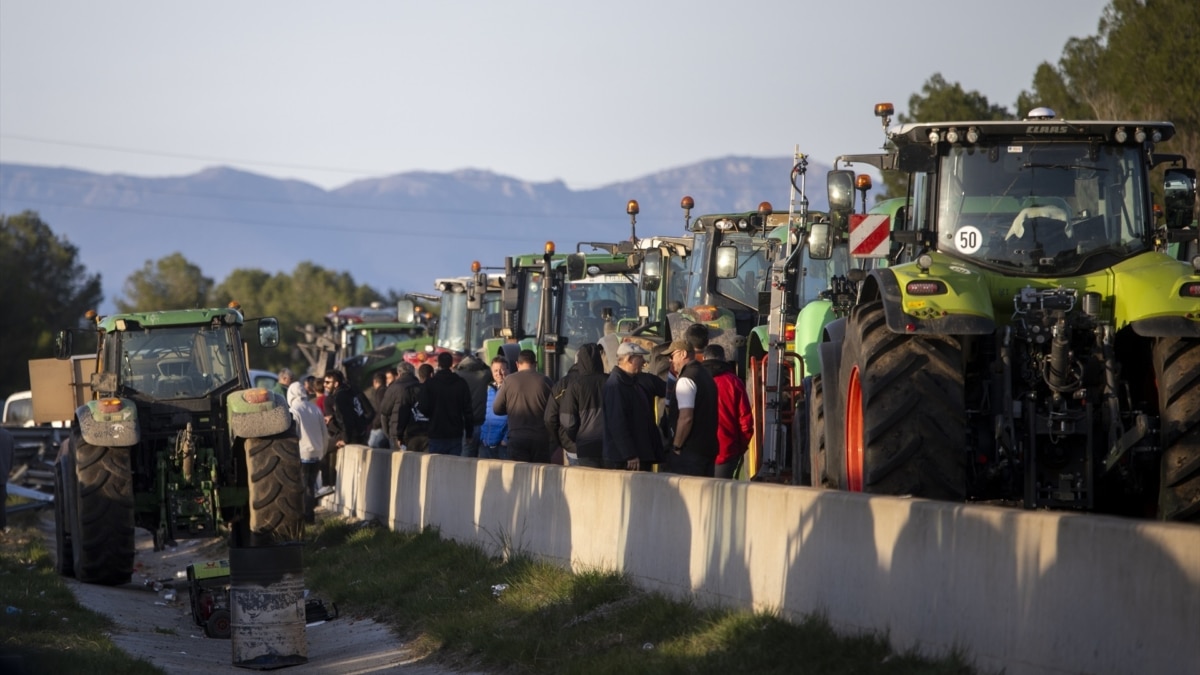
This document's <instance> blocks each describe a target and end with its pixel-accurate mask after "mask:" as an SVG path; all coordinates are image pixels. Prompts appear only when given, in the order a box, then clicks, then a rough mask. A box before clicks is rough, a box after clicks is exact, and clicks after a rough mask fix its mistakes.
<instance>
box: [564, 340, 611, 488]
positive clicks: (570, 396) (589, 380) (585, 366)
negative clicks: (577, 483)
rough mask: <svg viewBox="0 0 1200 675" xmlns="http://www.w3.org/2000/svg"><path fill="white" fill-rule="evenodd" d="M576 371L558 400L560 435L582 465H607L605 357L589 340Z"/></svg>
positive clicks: (578, 355)
mask: <svg viewBox="0 0 1200 675" xmlns="http://www.w3.org/2000/svg"><path fill="white" fill-rule="evenodd" d="M573 370H574V371H575V372H574V374H572V375H571V376H570V378H569V379H568V381H567V383H566V387H565V388H564V389H563V393H562V397H561V398H560V399H559V400H558V406H557V407H558V429H559V434H558V437H559V439H560V441H561V442H562V446H563V451H564V452H568V453H571V454H573V455H575V456H576V457H577V458H578V463H579V466H588V467H592V468H595V469H602V468H604V410H603V404H604V383H605V382H607V381H608V376H607V375H605V374H604V360H603V359H602V358H601V356H600V346H599V345H597V344H595V343H591V342H589V343H588V344H585V345H582V346H580V347H579V351H578V352H576V353H575V368H574V369H573Z"/></svg>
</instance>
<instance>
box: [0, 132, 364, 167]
mask: <svg viewBox="0 0 1200 675" xmlns="http://www.w3.org/2000/svg"><path fill="white" fill-rule="evenodd" d="M0 138H8V139H11V140H14V141H26V142H29V143H43V144H45V145H60V146H63V147H68V148H87V149H89V150H107V151H109V152H121V153H125V154H128V155H149V156H151V157H167V158H172V159H194V160H199V161H203V162H218V163H221V164H250V165H253V166H270V167H275V168H279V169H297V170H300V171H328V172H330V173H346V174H355V175H360V176H377V175H379V174H382V173H386V172H384V171H369V170H367V169H347V168H334V167H328V166H310V165H305V164H285V163H282V162H264V161H262V160H255V159H234V158H230V157H216V156H213V155H191V154H185V153H179V152H163V151H161V150H145V149H141V148H122V147H119V146H115V145H100V144H98V143H80V142H78V141H58V140H53V139H49V138H36V137H34V136H21V135H17V134H0Z"/></svg>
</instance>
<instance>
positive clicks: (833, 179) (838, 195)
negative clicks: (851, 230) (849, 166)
mask: <svg viewBox="0 0 1200 675" xmlns="http://www.w3.org/2000/svg"><path fill="white" fill-rule="evenodd" d="M825 191H826V193H828V195H829V210H830V212H831V213H836V214H839V215H848V214H850V213H851V212H852V211H853V210H854V172H853V171H846V170H838V171H830V172H829V173H828V174H826V176H825Z"/></svg>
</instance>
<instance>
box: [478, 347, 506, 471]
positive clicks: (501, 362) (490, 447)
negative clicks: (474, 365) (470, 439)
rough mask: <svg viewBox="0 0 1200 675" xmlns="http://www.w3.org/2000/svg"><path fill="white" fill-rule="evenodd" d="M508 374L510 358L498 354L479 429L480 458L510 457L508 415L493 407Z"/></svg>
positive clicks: (494, 361) (493, 366)
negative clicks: (485, 408) (498, 412)
mask: <svg viewBox="0 0 1200 675" xmlns="http://www.w3.org/2000/svg"><path fill="white" fill-rule="evenodd" d="M507 375H508V359H506V358H504V357H503V356H497V357H496V358H494V359H492V381H491V382H490V383H488V387H487V410H486V411H485V412H486V415H485V417H484V420H483V425H482V426H481V427H480V429H479V458H480V459H508V415H497V414H496V411H495V410H493V409H492V404H493V403H495V402H496V392H497V391H499V389H500V385H501V384H503V382H504V378H505V377H506V376H507Z"/></svg>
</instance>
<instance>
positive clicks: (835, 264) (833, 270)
mask: <svg viewBox="0 0 1200 675" xmlns="http://www.w3.org/2000/svg"><path fill="white" fill-rule="evenodd" d="M808 253H809V249H808V247H807V246H805V247H804V251H803V257H802V258H801V261H800V264H801V265H802V269H803V272H804V273H803V275H797V278H796V281H797V284H798V285H799V287H798V288H797V289H796V295H797V297H798V298H799V299H800V306H801V307H803V306H804V305H807V304H808V303H810V302H812V301H814V300H819V299H820V298H821V294H822V293H824V292H826V291H828V290H830V279H832V278H833V277H844V276H846V274H847V273H849V271H850V247H848V246H844V245H843V246H835V247H834V248H833V257H831V258H829V259H828V260H813V259H812V258H811V257H809V255H808Z"/></svg>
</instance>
